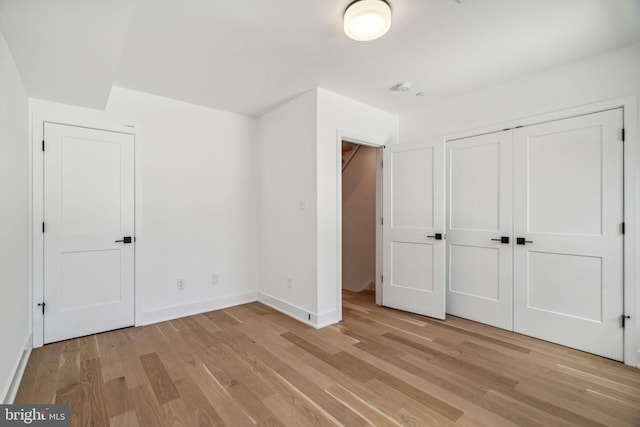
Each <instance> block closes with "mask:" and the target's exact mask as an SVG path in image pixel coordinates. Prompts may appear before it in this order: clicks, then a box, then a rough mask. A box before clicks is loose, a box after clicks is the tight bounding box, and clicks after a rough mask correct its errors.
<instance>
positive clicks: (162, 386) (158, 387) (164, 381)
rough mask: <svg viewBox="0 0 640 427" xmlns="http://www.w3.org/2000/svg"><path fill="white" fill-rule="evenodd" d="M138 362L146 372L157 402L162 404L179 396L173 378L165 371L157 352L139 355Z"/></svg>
mask: <svg viewBox="0 0 640 427" xmlns="http://www.w3.org/2000/svg"><path fill="white" fill-rule="evenodd" d="M140 362H141V363H142V367H143V368H144V371H145V372H146V373H147V377H148V378H149V383H150V384H151V388H152V389H153V392H154V393H155V395H156V398H157V399H158V403H160V404H163V403H166V402H169V401H171V400H173V399H178V398H179V397H180V394H179V393H178V390H177V389H176V386H175V384H174V383H173V380H172V379H171V377H170V376H169V374H168V373H167V370H166V369H165V367H164V365H163V364H162V361H161V360H160V358H159V357H158V354H157V353H149V354H145V355H143V356H140Z"/></svg>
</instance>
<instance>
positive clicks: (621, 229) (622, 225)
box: [620, 222, 625, 234]
mask: <svg viewBox="0 0 640 427" xmlns="http://www.w3.org/2000/svg"><path fill="white" fill-rule="evenodd" d="M624 228H625V227H624V222H623V223H622V224H620V231H621V232H622V234H624Z"/></svg>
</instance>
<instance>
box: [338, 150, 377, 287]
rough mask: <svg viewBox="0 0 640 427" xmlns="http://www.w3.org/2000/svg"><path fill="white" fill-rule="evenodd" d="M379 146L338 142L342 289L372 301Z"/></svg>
mask: <svg viewBox="0 0 640 427" xmlns="http://www.w3.org/2000/svg"><path fill="white" fill-rule="evenodd" d="M381 162H382V147H374V146H369V145H364V144H358V143H355V142H351V141H347V140H343V141H342V174H341V176H342V179H341V190H342V195H341V201H342V232H341V238H342V266H341V267H342V290H343V291H344V292H354V293H361V294H362V295H367V294H368V295H370V297H371V299H374V298H375V292H376V286H377V282H378V279H379V277H378V273H377V269H378V256H379V250H378V246H379V245H378V242H379V240H378V239H379V238H380V234H381V201H382V200H381V199H382V196H381V185H380V183H379V181H380V179H381V171H380V168H381Z"/></svg>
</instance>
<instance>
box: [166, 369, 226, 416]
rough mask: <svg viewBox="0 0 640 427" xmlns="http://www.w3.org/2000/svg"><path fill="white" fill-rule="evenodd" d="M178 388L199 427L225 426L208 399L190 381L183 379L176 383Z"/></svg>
mask: <svg viewBox="0 0 640 427" xmlns="http://www.w3.org/2000/svg"><path fill="white" fill-rule="evenodd" d="M176 387H177V388H178V391H179V392H180V395H181V396H182V399H183V401H184V402H185V404H186V405H187V407H188V408H189V410H190V411H191V412H192V413H193V416H194V419H195V422H196V425H198V426H224V425H225V422H224V420H223V419H222V418H221V417H220V415H219V414H218V412H217V411H216V410H215V409H214V408H213V406H211V404H210V403H209V401H208V400H207V397H206V396H205V395H204V393H203V392H202V391H201V390H200V389H199V388H198V386H197V385H196V384H195V383H194V382H193V381H192V380H191V379H190V378H183V379H180V380H178V381H177V382H176Z"/></svg>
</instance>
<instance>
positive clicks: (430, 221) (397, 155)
mask: <svg viewBox="0 0 640 427" xmlns="http://www.w3.org/2000/svg"><path fill="white" fill-rule="evenodd" d="M384 157H385V160H384V168H383V170H384V199H385V200H388V202H387V203H385V212H384V230H383V234H384V261H383V264H384V265H383V270H384V280H383V282H382V284H383V286H382V304H383V305H385V306H387V307H392V308H397V309H400V310H405V311H410V312H413V313H417V314H422V315H425V316H431V317H436V318H438V319H444V316H445V313H444V308H445V305H444V269H445V252H444V251H445V249H444V240H443V238H444V236H443V232H444V143H443V142H442V141H437V142H434V143H429V144H421V145H413V146H401V147H393V148H392V147H387V148H386V149H385V156H384Z"/></svg>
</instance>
